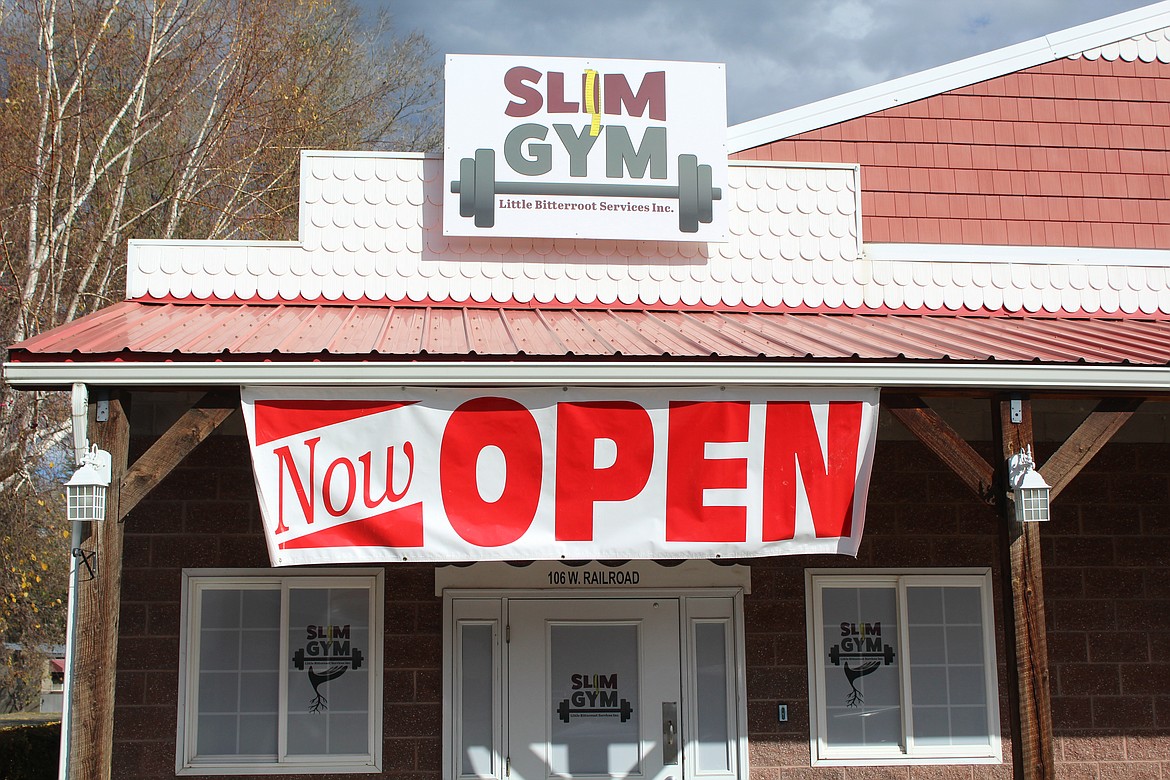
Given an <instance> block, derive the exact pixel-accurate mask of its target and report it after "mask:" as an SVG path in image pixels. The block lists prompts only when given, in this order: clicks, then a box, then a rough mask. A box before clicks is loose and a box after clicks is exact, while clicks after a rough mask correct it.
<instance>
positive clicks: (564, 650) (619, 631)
mask: <svg viewBox="0 0 1170 780" xmlns="http://www.w3.org/2000/svg"><path fill="white" fill-rule="evenodd" d="M550 652H551V656H552V663H551V665H550V673H551V675H552V680H551V681H550V685H549V690H550V691H551V692H552V701H550V702H549V709H550V710H551V715H550V718H551V724H552V727H551V735H550V737H549V745H548V751H549V763H550V764H551V766H550V767H549V772H550V774H552V773H559V774H566V775H582V774H600V775H609V774H637V773H638V772H640V771H641V742H640V738H639V733H640V728H639V719H640V718H641V714H642V707H641V701H640V699H639V696H638V691H639V684H640V683H639V675H638V659H639V657H640V654H639V652H638V628H637V626H633V625H602V624H593V625H587V624H578V625H554V626H553V627H552V636H551V641H550ZM655 706H657V705H655Z"/></svg>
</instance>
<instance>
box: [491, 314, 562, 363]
mask: <svg viewBox="0 0 1170 780" xmlns="http://www.w3.org/2000/svg"><path fill="white" fill-rule="evenodd" d="M502 314H503V318H504V322H505V323H507V325H508V331H509V333H510V335H511V337H512V343H513V344H515V345H516V349H517V350H519V351H520V352H521V353H523V354H525V355H564V354H566V353H567V352H568V351H569V348H568V346H566V345H565V343H564V342H563V341H562V340H561V339H560V338H559V337H558V335H557V333H556V330H555V329H554V328H553V327H552V325H550V324H549V323H548V322H547V321H546V320H545V319H544V318H543V317H542V316H541V312H539V311H537V310H535V309H512V310H507V311H503V312H502Z"/></svg>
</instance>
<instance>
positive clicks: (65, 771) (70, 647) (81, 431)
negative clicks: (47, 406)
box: [57, 382, 89, 780]
mask: <svg viewBox="0 0 1170 780" xmlns="http://www.w3.org/2000/svg"><path fill="white" fill-rule="evenodd" d="M71 411H72V413H73V414H72V416H73V454H74V462H75V463H76V464H77V465H81V461H82V458H83V457H84V456H85V453H86V452H87V451H88V450H89V430H88V428H89V391H88V390H87V388H86V386H85V385H84V384H82V383H80V382H76V383H74V385H73V398H72V409H71ZM83 531H84V529H83V528H82V524H81V523H80V522H76V521H75V522H74V523H73V534H72V537H71V540H72V542H71V546H70V548H69V561H70V565H69V591H68V594H67V598H68V602H67V604H66V608H65V670H64V671H65V681H64V684H63V685H62V686H61V749H60V754H59V755H58V758H57V777H58V778H59V779H60V780H69V752H70V750H69V748H70V747H71V746H72V744H73V652H74V648H75V646H76V644H77V625H76V622H77V578H78V573H79V572H78V569H79V568H80V567H81V559H80V558H78V556H77V555H75V554H74V553H73V551H74V550H76V549H78V548H79V547H81V534H82V533H83Z"/></svg>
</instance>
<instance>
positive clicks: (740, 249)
mask: <svg viewBox="0 0 1170 780" xmlns="http://www.w3.org/2000/svg"><path fill="white" fill-rule="evenodd" d="M441 167H442V161H441V160H438V159H427V158H423V157H421V156H387V155H368V154H367V155H361V154H349V155H346V154H337V155H326V154H323V153H311V154H307V155H306V159H305V164H304V165H303V167H302V187H303V189H302V192H303V195H304V198H303V200H304V202H303V203H302V206H301V207H302V220H301V226H302V241H301V242H300V243H299V244H298V243H296V242H267V243H262V244H249V243H244V242H190V241H186V242H184V241H169V242H168V241H154V242H152V241H133V242H131V249H130V253H129V263H128V268H129V272H128V278H127V295H128V297H130V298H132V299H133V298H150V297H154V298H193V299H196V300H207V301H214V300H235V299H242V300H249V299H253V298H259V299H260V300H263V301H274V300H282V301H294V300H303V301H322V302H330V301H332V302H346V301H360V300H365V301H370V302H374V303H388V302H395V301H403V300H409V301H416V302H418V301H435V302H444V301H449V302H454V303H480V304H490V303H500V304H506V303H509V302H515V303H522V304H527V303H534V302H535V303H540V304H548V303H557V304H563V305H574V304H582V305H591V304H602V305H639V304H640V305H647V306H653V305H667V306H676V305H684V306H709V307H720V306H723V307H736V306H741V305H746V306H758V305H764V306H768V307H774V306H787V307H792V308H830V309H843V310H855V309H859V308H867V309H883V308H886V309H892V310H926V311H960V310H984V311H1007V312H1049V313H1061V312H1066V313H1077V312H1088V313H1095V312H1102V313H1111V314H1113V313H1119V312H1126V313H1136V312H1143V313H1147V314H1149V313H1155V312H1161V313H1165V314H1170V274H1168V273H1167V268H1168V267H1170V252H1165V251H1152V250H1146V251H1140V250H1139V251H1134V250H1093V249H1061V248H1047V247H1042V248H1029V247H989V246H958V245H923V244H904V245H893V244H888V245H869V246H867V247H866V254H865V256H859V252H858V239H857V236H858V221H859V209H858V208H857V202H858V192H857V184H858V175H857V168H856V167H853V166H805V167H801V166H795V165H776V164H759V163H743V164H733V165H732V166H731V168H730V171H729V176H728V180H729V188H728V189H729V191H728V193H727V194H726V197H725V199H724V201H723V202H724V203H726V204H729V205H731V206H732V210H731V212H730V214H729V219H728V225H729V239H730V240H729V241H727V242H726V243H722V244H699V243H693V242H655V241H613V240H592V239H591V240H571V239H551V238H546V239H507V238H499V237H495V238H466V237H447V236H443V235H442V228H441V215H442V211H441V208H440V206H439V202H440V201H441V196H442V193H441V176H440V170H441ZM371 191H374V192H377V193H379V194H380V196H381V197H383V198H384V199H385V200H384V202H381V203H370V202H369V200H368V196H369V194H370V192H371ZM436 192H438V194H436ZM331 194H332V195H333V196H335V197H333V199H332V200H330V199H329V197H328V196H329V195H331ZM420 194H421V195H420ZM359 195H360V197H358V196H359Z"/></svg>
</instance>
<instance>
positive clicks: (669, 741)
mask: <svg viewBox="0 0 1170 780" xmlns="http://www.w3.org/2000/svg"><path fill="white" fill-rule="evenodd" d="M662 763H663V765H671V764H678V702H676V701H664V702H662Z"/></svg>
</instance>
